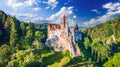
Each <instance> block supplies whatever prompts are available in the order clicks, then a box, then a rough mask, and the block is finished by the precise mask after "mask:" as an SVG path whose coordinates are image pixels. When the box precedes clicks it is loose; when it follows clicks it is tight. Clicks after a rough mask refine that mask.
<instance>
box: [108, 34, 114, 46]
mask: <svg viewBox="0 0 120 67" xmlns="http://www.w3.org/2000/svg"><path fill="white" fill-rule="evenodd" d="M115 43H116V39H115V36H114V35H111V36H110V37H109V39H108V40H107V41H106V44H108V45H112V44H115Z"/></svg>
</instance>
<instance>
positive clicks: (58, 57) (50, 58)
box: [43, 52, 63, 66]
mask: <svg viewBox="0 0 120 67" xmlns="http://www.w3.org/2000/svg"><path fill="white" fill-rule="evenodd" d="M62 58H63V55H62V52H55V54H52V55H49V56H48V57H43V63H44V64H45V65H46V66H48V65H51V64H54V63H56V62H60V60H61V59H62Z"/></svg>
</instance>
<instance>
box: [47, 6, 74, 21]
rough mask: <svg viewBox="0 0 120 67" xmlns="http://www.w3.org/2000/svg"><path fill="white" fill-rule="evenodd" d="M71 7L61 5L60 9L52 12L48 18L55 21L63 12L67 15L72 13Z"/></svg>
mask: <svg viewBox="0 0 120 67" xmlns="http://www.w3.org/2000/svg"><path fill="white" fill-rule="evenodd" d="M72 9H73V7H62V8H61V9H60V11H58V12H57V13H55V14H52V15H51V16H50V17H49V18H48V20H51V21H55V20H56V19H57V20H58V19H60V18H61V17H62V16H64V14H65V15H66V16H69V15H72V14H73V11H72Z"/></svg>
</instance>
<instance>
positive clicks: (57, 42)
mask: <svg viewBox="0 0 120 67" xmlns="http://www.w3.org/2000/svg"><path fill="white" fill-rule="evenodd" d="M46 45H48V46H51V47H53V49H54V51H56V52H59V51H64V50H68V51H70V53H72V55H73V57H76V56H80V49H79V47H76V44H75V43H73V42H71V40H70V39H69V38H61V37H59V38H57V37H55V38H51V39H47V41H46Z"/></svg>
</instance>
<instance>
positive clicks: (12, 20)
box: [7, 16, 18, 46]
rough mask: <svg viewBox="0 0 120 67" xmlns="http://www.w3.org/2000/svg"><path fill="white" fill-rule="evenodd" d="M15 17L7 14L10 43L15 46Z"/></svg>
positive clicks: (16, 36) (16, 37)
mask: <svg viewBox="0 0 120 67" xmlns="http://www.w3.org/2000/svg"><path fill="white" fill-rule="evenodd" d="M15 21H16V19H15V18H13V17H11V16H8V18H7V22H8V23H9V24H10V45H11V46H15V45H16V43H17V40H18V35H17V22H15Z"/></svg>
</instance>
